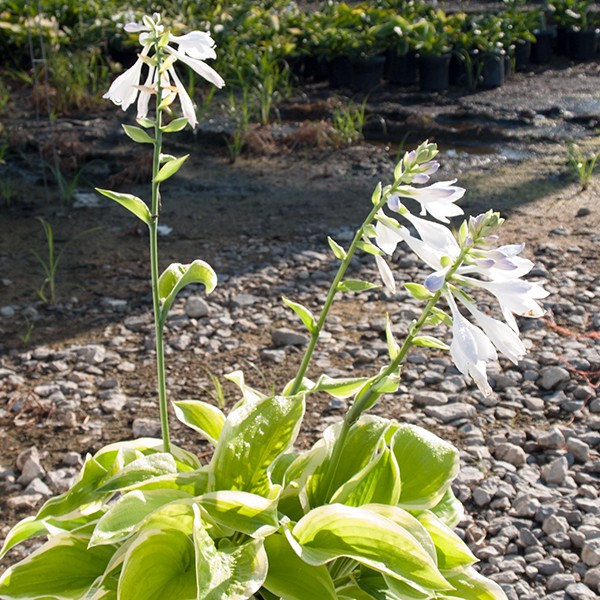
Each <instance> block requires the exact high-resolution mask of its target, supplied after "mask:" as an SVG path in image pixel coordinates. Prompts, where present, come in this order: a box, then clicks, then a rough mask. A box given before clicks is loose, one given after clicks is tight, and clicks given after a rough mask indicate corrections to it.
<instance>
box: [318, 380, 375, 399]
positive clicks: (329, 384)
mask: <svg viewBox="0 0 600 600" xmlns="http://www.w3.org/2000/svg"><path fill="white" fill-rule="evenodd" d="M367 381H369V378H368V377H341V378H337V379H334V378H333V377H329V376H328V375H321V377H319V379H318V380H317V383H316V384H315V386H314V388H313V390H312V391H314V392H326V393H327V394H329V395H330V396H333V397H334V398H340V399H345V398H350V397H351V396H354V394H356V392H358V391H359V390H360V389H362V387H363V386H364V385H365V383H367Z"/></svg>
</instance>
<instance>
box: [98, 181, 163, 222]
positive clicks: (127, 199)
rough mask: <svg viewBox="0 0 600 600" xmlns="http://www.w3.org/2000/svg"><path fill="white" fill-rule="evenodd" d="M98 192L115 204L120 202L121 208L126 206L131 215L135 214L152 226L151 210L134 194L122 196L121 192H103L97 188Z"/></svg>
mask: <svg viewBox="0 0 600 600" xmlns="http://www.w3.org/2000/svg"><path fill="white" fill-rule="evenodd" d="M96 191H97V192H98V193H99V194H102V195H103V196H106V197H107V198H110V199H111V200H114V201H115V202H118V203H119V204H120V205H121V206H124V207H125V208H126V209H127V210H128V211H129V212H130V213H133V214H134V215H135V216H136V217H137V218H138V219H140V220H141V221H143V222H144V223H146V225H150V223H151V222H152V215H151V214H150V210H149V209H148V207H147V206H146V203H145V202H144V201H143V200H142V199H141V198H138V197H137V196H134V195H133V194H121V193H119V192H111V191H110V190H103V189H101V188H96Z"/></svg>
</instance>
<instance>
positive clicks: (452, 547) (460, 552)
mask: <svg viewBox="0 0 600 600" xmlns="http://www.w3.org/2000/svg"><path fill="white" fill-rule="evenodd" d="M417 518H418V519H419V521H420V523H421V524H422V525H423V526H424V527H425V529H427V531H428V532H429V535H430V536H431V539H432V540H433V543H434V544H435V550H436V554H437V563H438V567H439V568H440V570H441V571H443V572H444V573H449V572H455V571H457V570H458V571H460V570H463V569H464V568H465V567H467V566H471V565H472V564H473V563H475V562H477V558H475V556H473V553H472V552H471V551H470V550H469V548H468V546H467V545H466V544H465V543H464V542H463V541H462V540H461V539H460V538H459V537H458V536H457V535H456V534H455V533H454V532H453V531H452V530H451V529H450V528H449V527H448V526H446V525H445V524H444V523H443V522H442V521H441V520H440V519H438V518H437V517H436V516H435V515H434V514H433V513H431V512H429V511H425V512H422V513H421V514H420V515H419V516H418V517H417Z"/></svg>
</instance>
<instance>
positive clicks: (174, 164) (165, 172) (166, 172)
mask: <svg viewBox="0 0 600 600" xmlns="http://www.w3.org/2000/svg"><path fill="white" fill-rule="evenodd" d="M188 157H189V154H186V155H185V156H181V157H180V158H176V159H175V160H171V161H169V162H168V163H166V164H165V165H163V166H162V167H161V169H160V171H159V172H158V173H157V174H156V177H155V178H154V183H161V182H162V181H165V180H166V179H169V177H172V176H173V175H175V173H177V171H179V169H180V168H181V165H183V163H184V162H185V161H186V160H187V158H188Z"/></svg>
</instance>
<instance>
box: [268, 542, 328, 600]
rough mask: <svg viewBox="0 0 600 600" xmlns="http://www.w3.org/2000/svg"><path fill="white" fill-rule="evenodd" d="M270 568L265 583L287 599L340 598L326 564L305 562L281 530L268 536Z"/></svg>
mask: <svg viewBox="0 0 600 600" xmlns="http://www.w3.org/2000/svg"><path fill="white" fill-rule="evenodd" d="M265 550H266V551H267V557H268V564H269V571H268V573H267V578H266V580H265V582H264V587H265V588H267V590H269V591H270V592H272V593H273V594H275V595H276V596H277V597H278V598H279V597H281V598H285V599H286V600H307V599H308V598H314V599H315V600H317V599H318V600H337V598H338V596H337V595H336V592H335V588H334V585H333V581H332V579H331V575H330V574H329V571H328V570H327V567H325V566H324V565H321V566H312V565H309V564H307V563H305V562H304V561H303V560H302V559H301V558H300V557H299V556H298V555H297V554H296V553H295V552H294V550H293V549H292V548H291V546H290V544H289V542H288V541H287V539H286V537H285V536H284V535H282V534H275V535H270V536H269V537H267V538H265Z"/></svg>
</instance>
